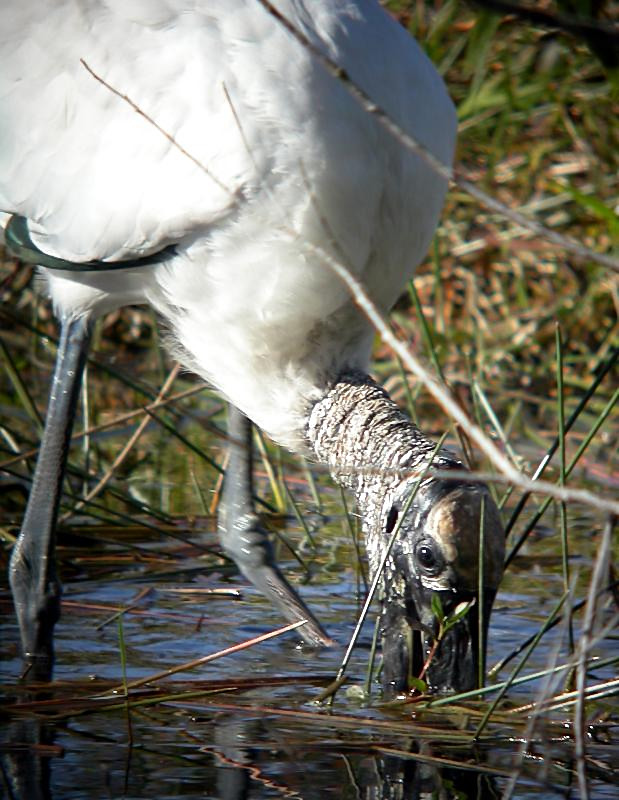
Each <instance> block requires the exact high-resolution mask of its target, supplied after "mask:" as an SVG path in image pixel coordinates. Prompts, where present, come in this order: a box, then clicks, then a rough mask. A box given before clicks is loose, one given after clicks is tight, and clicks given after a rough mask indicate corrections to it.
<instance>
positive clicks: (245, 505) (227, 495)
mask: <svg viewBox="0 0 619 800" xmlns="http://www.w3.org/2000/svg"><path fill="white" fill-rule="evenodd" d="M228 436H229V439H230V444H229V453H230V457H229V460H228V469H227V471H226V478H225V481H224V490H223V496H222V503H221V510H220V512H219V538H220V541H221V544H222V547H223V548H224V551H225V553H226V554H227V555H229V556H230V557H231V558H232V559H233V560H234V561H235V562H236V564H237V566H238V568H239V569H240V571H241V572H242V573H243V575H244V576H245V577H246V578H247V579H248V580H249V581H250V582H251V583H253V585H254V586H255V587H256V589H258V590H259V591H260V592H262V594H263V595H265V596H266V597H267V598H268V599H269V600H270V601H271V602H272V603H273V605H274V606H275V607H276V608H278V609H279V610H280V611H281V612H282V614H283V615H284V617H285V618H286V619H288V620H290V622H296V621H298V620H300V619H307V620H308V622H307V624H306V625H303V626H302V627H301V628H299V633H300V634H301V636H302V637H303V638H304V639H305V641H306V642H307V643H308V644H311V645H314V646H320V645H329V644H333V642H332V640H331V639H329V637H328V636H327V634H326V633H325V632H324V630H323V629H322V627H321V625H320V623H319V622H318V621H317V620H316V619H315V617H314V616H313V614H312V613H311V611H310V610H309V609H308V608H307V606H306V605H305V603H304V602H303V600H301V598H300V597H299V596H298V594H297V593H296V592H295V590H294V589H293V588H292V586H290V584H289V583H288V581H287V580H286V579H285V578H284V576H283V575H282V573H281V572H280V571H279V569H278V567H277V565H276V564H275V561H274V558H273V550H272V546H271V542H270V541H269V537H268V534H267V533H266V531H265V530H264V528H263V527H262V526H261V524H260V519H259V517H258V515H257V514H256V511H255V509H254V504H253V500H252V483H253V476H252V472H253V470H252V466H253V457H252V429H251V422H250V421H249V420H248V419H247V417H245V416H244V415H243V414H242V413H241V412H240V411H239V410H238V409H236V408H234V407H233V406H229V407H228Z"/></svg>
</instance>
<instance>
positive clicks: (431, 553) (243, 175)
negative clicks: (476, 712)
mask: <svg viewBox="0 0 619 800" xmlns="http://www.w3.org/2000/svg"><path fill="white" fill-rule="evenodd" d="M277 7H278V9H279V11H280V12H281V13H282V14H283V16H284V17H285V18H286V19H287V20H288V21H289V22H290V23H291V24H292V25H293V26H294V28H295V29H297V30H298V31H301V32H302V33H303V35H304V36H305V37H307V39H308V40H309V41H310V42H311V43H312V45H313V46H314V47H317V48H318V49H319V50H320V51H321V52H323V53H324V54H326V55H327V56H328V57H329V58H330V59H332V60H333V61H335V62H337V63H338V64H339V65H341V66H342V67H343V68H344V69H345V70H346V71H347V72H348V74H349V75H350V76H351V79H352V80H353V81H354V82H355V83H356V84H358V85H359V86H360V87H361V88H362V89H363V90H364V91H365V92H366V93H367V95H369V96H370V97H371V98H372V99H373V100H374V101H375V102H376V103H378V104H379V105H380V106H381V107H382V108H383V109H385V111H386V112H387V113H388V114H389V116H390V117H391V118H392V119H393V120H394V121H395V122H396V123H398V124H399V125H400V126H401V127H402V128H403V129H404V130H406V131H407V132H409V133H410V134H412V135H413V136H414V137H416V138H417V139H418V140H419V141H421V142H422V143H423V144H425V145H426V147H428V148H429V149H430V151H431V152H432V153H433V154H434V155H435V156H436V157H437V158H438V159H440V160H441V161H442V162H443V163H445V164H449V163H450V162H451V159H452V156H453V149H454V141H455V131H456V119H455V114H454V109H453V106H452V103H451V101H450V99H449V97H448V95H447V92H446V90H445V87H444V84H443V82H442V80H441V78H440V77H439V75H438V74H437V72H436V70H435V69H434V67H433V66H432V64H431V63H430V61H429V60H428V58H427V57H426V56H425V55H424V53H423V52H422V51H421V49H420V48H419V47H418V45H417V44H416V43H415V42H414V41H413V40H412V39H411V38H410V37H409V35H408V34H407V33H406V32H405V31H404V30H403V29H402V28H401V27H400V26H399V25H398V24H397V23H396V22H395V21H394V20H393V19H391V18H390V17H389V16H388V15H387V14H386V13H385V11H383V9H381V8H380V7H379V5H378V3H377V2H375V0H355V2H348V1H346V0H312V1H311V2H309V0H278V3H277ZM0 40H1V45H0V52H1V55H0V61H1V64H0V115H1V123H0V210H1V211H2V212H4V221H5V223H6V238H7V243H8V244H9V245H10V246H12V247H13V248H15V249H16V250H17V251H18V252H19V253H21V255H22V256H26V257H29V258H30V259H31V260H33V261H34V262H35V263H37V264H39V265H40V266H41V270H40V271H41V273H42V275H43V276H44V277H45V278H46V281H47V286H48V289H49V293H50V295H51V298H52V300H53V305H54V309H55V313H56V314H57V317H58V319H59V321H60V325H61V337H60V345H59V348H58V356H57V363H56V369H55V373H54V377H53V380H52V386H51V393H50V400H49V408H48V412H47V422H46V428H45V434H44V437H43V441H42V444H41V449H40V455H39V460H38V464H37V467H36V472H35V475H34V480H33V484H32V490H31V494H30V499H29V503H28V507H27V511H26V514H25V518H24V521H23V527H22V530H21V534H20V536H19V539H18V541H17V544H16V546H15V548H14V552H13V555H12V560H11V564H10V580H11V585H12V590H13V594H14V600H15V608H16V613H17V617H18V620H19V625H20V631H21V638H22V647H23V653H24V657H25V659H26V660H27V662H29V663H31V664H34V666H35V668H36V669H37V670H38V671H39V673H40V672H41V671H42V672H46V671H49V669H50V665H51V662H52V657H53V649H52V635H53V626H54V624H55V622H56V620H57V618H58V614H59V596H60V587H59V583H58V579H57V577H56V573H55V568H54V527H55V523H56V517H57V510H58V503H59V497H60V492H61V485H62V475H63V470H64V467H65V462H66V451H67V446H68V439H69V435H70V429H71V424H72V418H73V415H74V408H75V402H76V396H77V393H78V391H79V385H80V380H81V374H82V369H83V366H84V362H85V359H86V354H87V350H88V343H89V332H90V329H91V326H92V323H93V320H94V319H95V318H96V317H98V316H99V315H101V314H104V313H105V312H107V311H109V310H111V309H115V308H118V307H119V306H123V305H126V304H129V303H149V304H150V305H151V306H153V307H154V308H155V309H156V310H157V312H158V313H159V314H160V315H161V316H162V317H163V319H164V320H165V321H166V323H167V325H168V327H169V329H170V330H171V331H172V334H173V344H172V347H173V350H174V352H175V353H176V354H177V356H178V357H179V358H180V359H181V361H182V362H183V363H184V364H185V365H187V366H188V367H190V368H191V369H192V370H194V371H195V372H196V373H198V374H199V375H201V376H202V377H203V378H204V379H205V380H206V381H208V382H209V383H210V384H212V385H213V386H215V387H216V388H217V389H219V390H220V391H221V393H222V394H223V395H224V396H225V397H226V398H227V400H228V401H229V402H230V404H231V407H232V409H233V411H232V412H231V415H230V436H231V440H232V442H233V447H232V455H231V461H230V467H229V470H228V476H227V481H226V490H225V494H224V509H225V511H224V512H223V513H222V515H221V520H220V526H219V530H220V537H221V541H222V544H223V547H224V550H225V551H226V552H227V553H228V554H229V555H231V556H232V557H233V558H234V559H235V560H236V562H237V564H238V566H239V568H240V569H241V571H242V572H243V573H244V574H245V575H246V576H247V578H249V580H251V581H253V582H254V584H255V585H256V586H257V587H258V588H259V589H261V590H262V591H263V592H264V593H265V594H266V595H267V596H268V597H270V599H271V600H272V601H274V602H275V603H276V604H277V605H278V606H279V607H280V608H281V609H282V611H283V612H284V614H285V615H286V616H287V617H288V618H290V619H292V620H294V619H299V618H300V617H307V618H309V623H308V624H307V625H306V626H305V628H304V629H302V630H303V631H304V632H303V636H304V638H306V639H307V640H308V641H309V642H311V643H313V644H324V643H328V642H329V639H328V636H327V635H326V633H325V632H324V631H323V629H322V628H321V627H320V624H319V623H318V622H317V621H316V620H315V619H314V618H313V616H312V615H311V613H310V612H309V610H308V609H307V608H306V606H305V605H304V603H303V601H302V600H301V599H300V598H299V597H298V596H297V594H296V592H295V591H294V590H293V589H292V588H291V587H290V586H289V585H288V583H287V582H286V580H285V579H284V577H283V576H282V574H281V573H280V572H279V570H278V568H277V566H276V564H275V563H274V561H273V557H272V554H271V550H270V548H269V544H268V540H267V538H266V536H265V533H264V531H263V530H262V529H261V527H260V524H259V520H258V518H257V516H256V513H255V511H254V509H253V506H252V504H251V500H250V498H251V491H250V490H251V468H250V460H249V457H248V452H249V446H248V444H247V443H248V442H249V441H250V440H249V439H248V434H249V422H248V419H249V420H251V421H253V422H254V423H255V424H257V425H259V426H260V427H261V428H262V429H263V430H265V431H266V432H267V433H268V434H269V435H270V436H271V437H272V438H273V439H274V440H275V441H277V442H279V443H280V444H282V445H284V446H285V447H288V448H290V449H291V450H293V451H296V452H300V453H305V454H307V455H309V456H311V457H313V458H314V459H317V460H318V461H320V462H323V463H325V464H328V465H329V467H330V470H331V472H332V475H333V477H334V478H335V480H336V481H339V483H340V484H342V485H344V486H347V487H349V488H350V489H351V490H352V491H353V492H354V495H355V497H356V501H357V505H358V508H359V511H360V513H361V515H362V519H363V528H364V531H365V535H366V541H367V550H368V554H369V559H370V566H371V569H372V571H374V572H376V570H377V569H378V563H379V561H380V557H381V555H382V553H383V550H384V548H385V546H386V541H387V539H388V538H389V534H390V532H391V531H392V530H393V529H394V526H395V524H396V520H397V518H398V516H399V515H400V514H401V513H402V511H403V509H405V505H406V500H407V497H409V496H410V495H411V492H412V487H413V486H414V485H415V484H416V482H417V480H416V476H419V475H420V474H421V471H422V470H423V469H424V468H425V467H427V465H428V461H429V459H430V457H431V453H432V451H433V448H434V445H433V444H432V442H430V441H429V440H428V439H427V438H425V437H424V436H423V435H422V434H421V433H420V431H419V430H418V429H417V428H416V427H415V426H414V425H413V424H412V423H411V421H410V420H409V419H407V418H406V417H405V416H404V415H403V414H402V413H401V412H400V411H399V410H398V408H397V407H396V405H395V404H394V403H393V402H392V401H391V400H390V399H389V397H388V396H387V394H386V393H385V392H384V391H383V390H382V389H381V388H380V387H378V386H377V385H376V384H375V383H374V382H373V381H372V380H371V378H369V377H368V375H367V372H366V370H367V365H368V360H369V355H370V344H371V340H372V330H371V328H370V325H369V323H368V321H367V320H366V318H365V317H364V315H363V314H362V313H361V312H360V311H359V309H358V308H357V306H356V305H355V303H354V301H353V300H352V299H351V296H350V294H349V292H348V290H347V289H346V287H345V286H344V285H343V283H341V281H340V280H339V279H338V278H337V276H336V275H335V274H334V272H333V271H332V270H331V269H330V268H329V266H328V264H326V263H325V260H324V259H323V258H321V257H320V256H319V255H318V251H319V250H320V251H323V252H327V253H328V254H329V255H330V256H332V257H333V258H336V259H337V260H338V261H340V262H342V263H344V264H345V265H346V266H347V268H348V269H349V270H350V271H351V272H352V273H353V274H354V275H356V276H357V277H358V278H359V279H360V280H361V281H362V282H363V284H364V285H365V287H366V289H367V291H368V292H369V293H370V295H371V297H372V298H373V300H374V302H375V303H376V304H377V305H378V306H379V307H380V308H381V309H383V310H387V309H389V308H390V306H391V305H392V304H393V302H394V301H395V299H396V298H397V296H398V294H399V293H400V291H401V289H402V287H403V285H404V284H405V282H406V281H407V280H408V279H409V278H410V277H411V275H412V273H413V271H414V269H415V267H416V266H417V264H418V263H419V262H420V260H421V259H422V257H423V255H424V254H425V252H426V250H427V248H428V245H429V242H430V239H431V237H432V235H433V233H434V230H435V226H436V224H437V220H438V217H439V214H440V211H441V207H442V204H443V200H444V196H445V192H446V188H447V187H446V182H445V180H443V179H442V178H441V177H439V176H438V175H437V174H435V172H433V170H432V169H431V168H430V167H429V166H428V165H427V164H426V163H425V162H424V161H422V160H421V159H420V158H419V157H417V156H416V155H414V154H412V153H411V152H409V151H407V150H406V149H405V148H403V147H402V146H401V145H400V144H398V142H397V141H396V140H395V139H394V138H392V137H391V136H390V134H389V133H388V132H387V131H386V130H385V129H384V128H383V127H381V126H380V125H379V124H378V123H377V121H376V120H375V119H374V118H372V117H371V116H370V115H368V113H367V112H366V111H365V110H364V109H363V108H362V107H361V106H360V104H359V103H358V102H357V100H355V99H354V97H352V96H351V94H350V93H349V92H348V90H347V89H346V87H345V86H344V85H343V84H342V83H341V82H340V81H338V80H337V79H336V78H335V77H334V76H333V75H332V74H329V72H328V71H327V70H326V69H325V67H324V64H323V63H321V61H320V59H317V58H316V57H315V55H313V54H312V53H311V52H310V50H309V49H308V48H307V47H304V46H303V45H302V44H301V43H300V42H299V41H298V40H297V39H296V38H295V37H294V36H292V35H291V33H290V31H289V30H287V29H286V28H285V27H284V26H282V24H281V23H280V22H279V21H278V20H277V19H276V18H275V17H274V16H273V15H272V14H271V13H269V11H268V10H267V9H265V7H264V6H263V4H262V3H260V2H259V0H237V2H234V3H231V2H230V0H209V2H208V3H202V4H201V3H198V2H191V0H155V2H142V0H104V2H102V1H101V0H58V1H57V2H55V3H51V4H50V3H48V2H45V1H44V0H22V2H20V3H5V4H2V8H1V10H0ZM136 109H139V111H137V110H136ZM7 220H8V222H7ZM434 466H438V467H440V468H441V470H445V469H450V468H457V469H462V465H461V463H460V462H459V461H458V460H457V458H455V457H454V456H453V455H451V454H450V453H449V452H447V451H441V452H440V454H439V455H438V456H437V457H436V459H435V461H434ZM482 500H483V501H484V502H482ZM484 503H485V515H484V518H485V534H484V535H485V540H484V541H485V556H484V569H483V578H484V592H483V594H484V596H483V597H481V598H478V603H477V606H478V607H479V610H480V613H483V615H484V617H483V618H484V622H483V626H482V628H483V630H484V631H485V630H486V626H487V621H488V615H489V612H490V608H491V605H492V602H493V599H494V595H495V592H496V589H497V586H498V582H499V579H500V576H501V572H502V561H503V536H502V531H501V525H500V521H499V517H498V511H497V509H496V507H495V506H494V504H493V503H492V501H491V499H490V497H489V495H488V493H487V490H486V489H485V488H484V487H481V486H479V485H478V484H473V483H467V482H466V481H463V480H457V479H450V480H446V479H445V478H439V477H431V476H430V477H426V478H425V479H424V480H423V482H422V483H421V486H420V487H419V488H418V491H417V494H416V495H415V497H414V501H413V503H412V505H411V507H410V508H408V509H407V510H406V513H405V514H404V515H403V516H404V518H403V520H401V527H400V529H399V531H400V532H399V535H398V538H397V540H396V541H395V543H394V545H393V550H392V551H391V553H390V555H389V558H388V560H387V564H386V568H385V572H384V578H383V584H384V600H383V611H382V615H383V617H382V637H383V646H384V662H385V668H384V683H385V686H386V688H387V690H388V691H390V692H393V691H399V690H400V689H402V688H404V687H405V686H406V676H407V675H408V668H409V660H410V658H411V657H413V660H414V661H416V663H417V664H419V661H420V659H421V660H423V658H424V653H427V651H428V648H429V647H430V644H431V642H432V637H433V636H435V635H436V619H435V617H434V614H433V612H432V609H431V597H432V594H433V593H438V594H439V595H440V597H441V598H442V602H443V606H444V608H445V610H446V611H449V610H450V609H453V608H454V607H455V606H456V604H457V603H459V602H460V601H462V600H463V599H467V600H468V599H469V598H471V597H473V596H475V595H476V593H477V581H478V539H479V527H480V508H481V507H482V506H483V505H484ZM476 614H477V612H476V610H474V611H472V612H471V613H470V614H469V615H468V617H467V618H466V619H465V620H464V621H463V622H461V623H459V624H458V625H457V626H456V627H455V628H454V629H453V630H452V631H451V632H450V633H449V635H448V636H447V637H446V638H445V639H444V640H443V641H442V642H441V645H440V647H439V649H438V651H437V654H436V656H435V657H434V659H433V661H432V664H431V667H430V670H429V673H428V678H429V682H430V684H431V685H432V686H433V687H435V688H437V689H445V690H449V689H455V690H458V689H466V688H470V687H471V686H474V685H475V683H476V680H477V652H478V643H477V636H478V629H479V626H478V621H477V616H476ZM411 629H414V630H415V631H416V633H415V635H414V636H411ZM484 635H485V634H484ZM411 639H412V640H413V641H414V642H415V643H416V644H415V647H413V648H412V649H413V650H415V648H417V650H415V653H416V654H415V653H413V656H411V646H410V641H411ZM417 651H419V652H417Z"/></svg>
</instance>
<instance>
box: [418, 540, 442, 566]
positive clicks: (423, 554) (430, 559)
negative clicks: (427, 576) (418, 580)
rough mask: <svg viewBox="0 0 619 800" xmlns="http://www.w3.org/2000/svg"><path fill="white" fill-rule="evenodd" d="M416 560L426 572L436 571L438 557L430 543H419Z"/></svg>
mask: <svg viewBox="0 0 619 800" xmlns="http://www.w3.org/2000/svg"><path fill="white" fill-rule="evenodd" d="M416 555H417V561H418V562H419V564H420V565H421V567H423V569H424V570H426V572H436V571H437V569H438V566H439V559H438V557H437V555H436V553H435V551H434V548H433V547H432V545H430V544H421V545H419V547H418V548H417V551H416Z"/></svg>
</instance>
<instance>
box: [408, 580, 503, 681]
mask: <svg viewBox="0 0 619 800" xmlns="http://www.w3.org/2000/svg"><path fill="white" fill-rule="evenodd" d="M495 595H496V592H494V591H492V590H490V589H488V590H486V591H485V592H484V593H483V596H482V602H481V614H482V624H481V626H480V624H479V617H480V603H478V601H477V597H472V598H471V599H470V600H469V601H466V602H467V605H468V610H467V612H466V614H465V615H464V616H463V618H462V619H461V620H460V621H459V622H456V623H455V625H453V626H452V627H450V628H449V629H448V630H447V632H446V633H444V634H443V636H442V637H441V638H440V641H438V645H437V647H436V649H435V651H434V654H433V656H432V658H431V660H430V662H429V664H428V667H427V670H426V673H425V676H424V679H425V682H426V684H427V685H428V689H429V690H430V691H435V692H454V693H459V692H466V691H468V690H470V689H475V688H477V687H478V686H479V683H480V675H481V676H483V675H484V674H485V670H486V643H487V639H488V627H489V622H490V612H491V611H492V604H493V603H494V598H495ZM461 599H462V596H461ZM449 602H450V603H452V602H453V599H452V598H449ZM442 605H443V611H445V604H442ZM454 611H455V609H454ZM452 613H453V612H452ZM448 616H449V615H448V614H447V618H448ZM433 627H434V630H433V633H432V635H430V636H428V635H427V634H425V632H424V634H423V636H422V638H423V650H424V653H426V654H429V653H430V652H431V650H432V647H433V645H434V643H435V642H436V641H437V638H438V636H439V624H438V621H436V620H435V622H434V626H433ZM480 634H481V638H482V641H481V647H480V641H479V639H480ZM426 657H427V656H426Z"/></svg>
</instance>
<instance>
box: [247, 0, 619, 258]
mask: <svg viewBox="0 0 619 800" xmlns="http://www.w3.org/2000/svg"><path fill="white" fill-rule="evenodd" d="M258 2H259V3H260V4H261V5H262V6H263V7H264V9H265V10H266V11H267V12H268V13H269V14H270V15H271V16H272V17H273V18H274V19H276V20H277V21H278V22H279V23H280V24H281V25H282V26H283V27H284V28H285V29H286V30H287V31H288V32H289V33H290V34H292V36H294V38H295V39H296V40H297V41H298V42H299V44H301V46H302V47H304V48H305V49H306V50H308V51H309V52H310V53H311V54H312V55H313V56H314V57H315V58H316V59H317V61H319V62H320V64H322V66H323V67H324V68H325V69H326V70H327V72H329V73H330V74H331V75H333V77H334V78H336V80H338V81H340V82H341V84H342V85H343V86H344V87H345V88H346V89H347V91H348V92H349V94H350V95H351V96H352V97H353V98H354V99H355V100H356V101H357V102H358V103H359V105H360V106H361V107H362V108H363V110H364V111H365V112H366V113H368V114H370V115H371V116H373V117H374V118H375V119H376V120H377V121H378V122H379V124H380V125H382V127H383V128H385V130H387V131H388V132H389V133H390V134H391V135H392V136H393V137H394V139H396V141H398V142H399V143H400V144H401V145H403V146H404V147H405V148H406V149H407V150H410V151H411V152H412V153H415V154H416V155H418V156H419V157H420V158H422V159H423V160H424V161H425V162H426V163H427V164H428V165H429V166H430V167H431V168H432V169H433V170H434V171H435V172H436V173H437V175H440V176H441V177H443V178H445V180H447V181H450V182H452V183H454V184H455V185H456V186H458V187H459V188H460V189H463V190H464V191H465V192H467V193H468V194H470V195H471V196H472V197H474V198H475V199H476V200H478V201H479V202H480V203H481V204H482V205H483V206H485V207H486V208H487V209H489V210H490V211H493V212H495V213H497V214H500V215H501V216H503V217H506V218H507V219H509V220H511V221H512V222H515V223H516V224H517V225H520V226H521V227H523V228H526V229H527V230H529V231H531V232H532V233H534V234H535V235H536V236H540V237H542V238H544V239H546V240H547V241H550V242H552V243H553V244H556V245H558V246H559V247H561V248H562V249H563V250H567V251H568V252H570V253H573V254H574V255H575V256H578V257H579V258H582V259H586V260H589V259H590V260H592V261H597V262H598V263H599V264H602V265H604V266H605V267H608V268H609V269H612V270H615V271H617V272H619V260H617V259H616V258H613V257H612V256H608V255H605V254H603V253H597V252H595V251H594V250H591V249H590V248H588V247H585V246H583V245H581V244H579V243H578V242H576V241H574V240H573V239H570V238H568V237H566V236H563V235H561V234H559V233H556V232H555V231H552V230H550V229H549V228H547V227H546V226H545V225H542V224H541V223H539V222H536V221H535V220H532V219H530V218H529V217H525V216H524V215H523V214H521V213H520V212H518V211H515V210H514V209H512V208H509V206H506V205H505V204H504V203H501V202H500V201H498V200H496V199H495V198H493V197H491V196H490V195H488V194H486V192H484V191H482V190H481V189H479V188H478V187H477V186H476V184H474V183H472V182H471V181H469V180H467V179H466V178H464V177H462V175H461V173H460V172H459V171H458V170H455V169H452V168H451V167H449V166H447V165H445V164H443V163H442V162H441V161H439V159H438V158H436V156H435V155H434V154H433V153H431V152H430V150H428V148H427V147H425V146H424V145H423V144H421V142H419V141H418V140H417V139H416V138H415V137H414V136H411V134H409V133H407V132H406V131H404V130H403V129H402V128H401V127H400V126H399V125H398V124H397V123H395V122H394V121H393V120H392V119H391V117H390V116H389V114H387V112H386V111H385V110H384V108H382V107H381V106H379V105H378V104H377V103H375V102H374V101H373V100H372V98H371V97H370V96H369V95H368V94H367V93H366V92H365V91H364V90H363V89H362V88H361V87H360V86H359V84H357V83H356V82H355V81H354V80H353V79H352V78H351V76H350V75H349V74H348V72H347V71H346V70H345V69H344V68H343V67H342V66H340V65H339V64H338V63H337V62H336V61H334V60H333V59H332V58H330V57H329V56H328V55H326V53H325V52H324V51H323V50H322V49H321V48H319V47H318V46H317V45H316V44H314V43H313V42H312V41H310V39H309V38H308V37H307V36H306V35H305V34H304V33H303V32H302V31H300V30H299V29H298V28H296V27H295V26H294V25H293V24H292V22H290V20H289V19H288V18H287V17H286V16H284V14H282V13H281V11H279V10H278V9H277V8H275V6H274V5H273V4H272V3H271V2H269V0H258Z"/></svg>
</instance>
